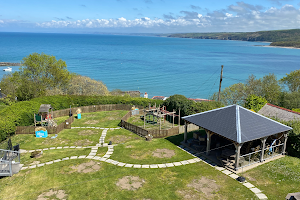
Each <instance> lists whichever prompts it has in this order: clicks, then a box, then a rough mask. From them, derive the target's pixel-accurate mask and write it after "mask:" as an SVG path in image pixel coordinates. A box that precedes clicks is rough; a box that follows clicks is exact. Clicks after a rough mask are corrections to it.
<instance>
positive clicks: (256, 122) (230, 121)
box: [182, 105, 292, 144]
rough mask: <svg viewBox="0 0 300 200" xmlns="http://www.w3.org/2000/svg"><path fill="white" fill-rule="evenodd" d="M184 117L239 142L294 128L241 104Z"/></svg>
mask: <svg viewBox="0 0 300 200" xmlns="http://www.w3.org/2000/svg"><path fill="white" fill-rule="evenodd" d="M182 119H184V120H185V121H187V122H190V123H193V124H195V125H197V126H200V127H202V128H204V129H207V130H209V131H212V132H214V133H216V134H219V135H221V136H223V137H225V138H228V139H229V140H231V141H234V142H236V143H239V144H240V143H244V142H248V141H252V140H256V139H260V138H263V137H267V136H270V135H274V134H277V133H282V132H285V131H289V130H291V129H292V128H291V127H289V126H286V125H283V124H281V123H279V122H277V121H274V120H272V119H269V118H267V117H264V116H262V115H259V114H257V113H255V112H252V111H250V110H248V109H246V108H243V107H241V106H239V105H230V106H226V107H223V108H218V109H214V110H210V111H206V112H202V113H198V114H194V115H189V116H185V117H182Z"/></svg>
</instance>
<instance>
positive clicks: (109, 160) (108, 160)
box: [105, 159, 114, 163]
mask: <svg viewBox="0 0 300 200" xmlns="http://www.w3.org/2000/svg"><path fill="white" fill-rule="evenodd" d="M112 161H114V160H112V159H107V160H106V161H105V162H107V163H112Z"/></svg>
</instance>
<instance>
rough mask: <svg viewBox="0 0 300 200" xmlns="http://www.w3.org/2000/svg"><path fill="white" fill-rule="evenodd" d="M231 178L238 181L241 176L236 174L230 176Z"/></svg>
mask: <svg viewBox="0 0 300 200" xmlns="http://www.w3.org/2000/svg"><path fill="white" fill-rule="evenodd" d="M229 176H230V177H231V178H233V179H237V178H238V177H239V175H236V174H230V175H229Z"/></svg>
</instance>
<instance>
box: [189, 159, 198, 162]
mask: <svg viewBox="0 0 300 200" xmlns="http://www.w3.org/2000/svg"><path fill="white" fill-rule="evenodd" d="M187 161H188V162H189V163H196V162H197V161H195V160H194V159H190V160H187Z"/></svg>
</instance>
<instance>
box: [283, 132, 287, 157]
mask: <svg viewBox="0 0 300 200" xmlns="http://www.w3.org/2000/svg"><path fill="white" fill-rule="evenodd" d="M283 136H284V143H283V147H282V154H283V155H284V154H285V149H286V141H287V139H288V132H286V133H284V135H283Z"/></svg>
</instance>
